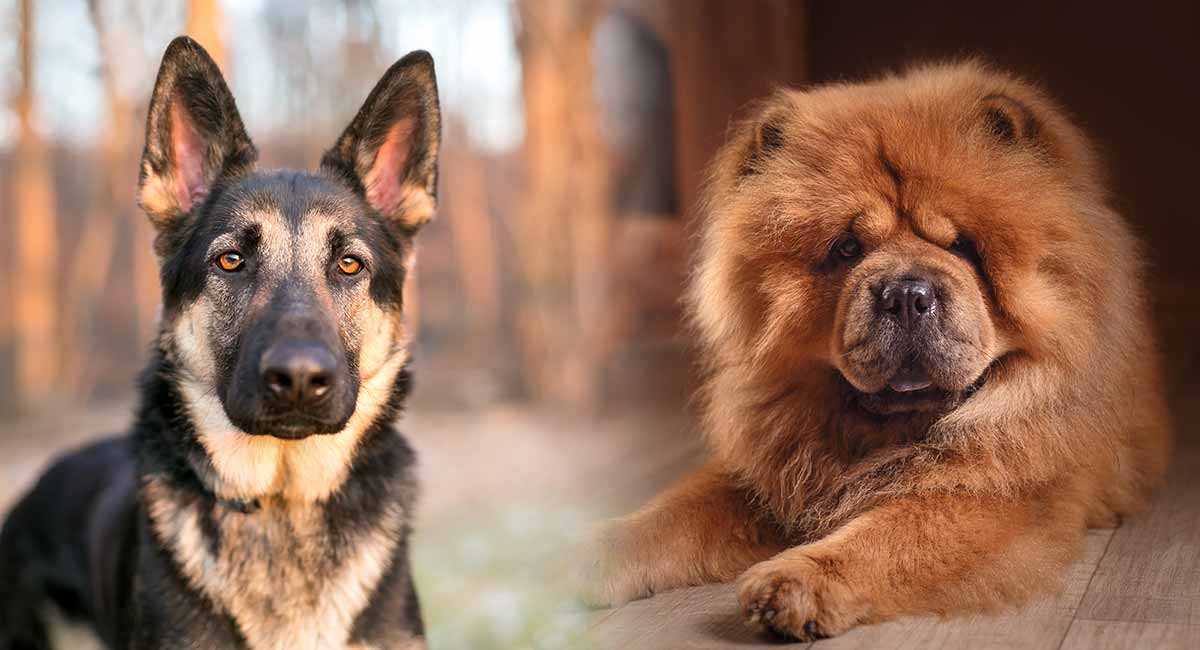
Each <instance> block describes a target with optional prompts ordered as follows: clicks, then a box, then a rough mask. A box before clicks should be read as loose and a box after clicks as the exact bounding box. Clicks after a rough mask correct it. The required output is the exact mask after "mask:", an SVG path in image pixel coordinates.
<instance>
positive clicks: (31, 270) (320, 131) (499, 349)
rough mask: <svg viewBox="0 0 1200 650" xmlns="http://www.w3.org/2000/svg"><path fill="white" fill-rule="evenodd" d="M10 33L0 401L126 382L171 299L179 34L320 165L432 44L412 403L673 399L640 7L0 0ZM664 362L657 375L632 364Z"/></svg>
mask: <svg viewBox="0 0 1200 650" xmlns="http://www.w3.org/2000/svg"><path fill="white" fill-rule="evenodd" d="M0 25H5V26H6V28H5V30H4V33H3V35H2V36H0V43H2V45H0V89H3V90H4V91H5V96H6V97H9V98H11V99H10V101H9V102H8V103H7V104H6V105H5V106H4V107H3V108H2V109H0V177H2V179H3V180H2V181H0V215H3V216H2V218H0V254H2V255H3V259H4V260H5V265H4V267H3V269H4V272H3V273H0V305H4V309H3V310H0V415H4V414H13V413H36V412H39V411H43V410H45V409H47V408H51V409H60V408H62V405H63V404H64V403H69V404H71V405H72V406H79V405H82V404H86V403H88V402H89V401H96V400H106V399H112V398H114V397H120V396H123V395H127V394H128V393H129V392H130V391H131V389H132V386H133V381H132V380H133V377H134V375H135V373H136V371H137V369H138V367H139V365H140V363H141V361H142V359H143V358H144V356H145V354H144V352H145V350H146V348H147V345H148V343H149V340H150V338H151V336H152V334H153V332H154V328H155V320H156V310H157V305H158V302H159V294H158V283H157V269H156V261H155V259H154V256H153V253H152V251H151V248H150V240H151V232H150V227H149V224H148V223H147V220H146V218H145V216H144V215H143V214H142V213H141V212H140V211H139V210H138V209H137V207H136V205H135V204H134V202H133V197H134V188H135V185H136V181H137V176H136V175H137V169H138V159H139V156H140V153H141V146H142V136H143V120H144V115H145V108H146V104H147V103H148V97H149V93H150V90H151V87H152V85H153V82H154V74H155V72H156V69H157V65H158V59H159V57H160V56H161V53H162V51H163V49H164V48H165V45H166V43H167V42H168V41H169V40H170V39H171V38H172V37H174V36H175V35H177V34H180V33H188V34H191V35H192V36H194V37H195V38H197V40H199V41H200V42H201V43H202V44H203V45H204V46H205V47H206V48H207V49H208V50H209V51H210V52H211V53H212V54H213V56H214V58H215V59H216V60H217V61H218V63H219V64H220V65H221V67H222V69H223V70H224V72H225V74H226V76H227V78H228V80H229V82H230V84H231V87H232V88H233V91H234V95H235V97H236V98H237V101H238V104H239V108H240V110H241V111H242V114H243V117H244V119H245V120H246V122H247V124H248V128H249V130H250V133H251V137H252V138H254V140H255V141H256V143H257V144H258V145H259V148H260V150H261V151H262V152H263V156H262V162H263V164H264V165H267V166H284V167H297V168H311V167H312V166H314V165H315V163H316V161H317V159H318V158H319V156H320V154H321V152H322V151H323V150H324V148H325V147H327V146H329V145H330V144H331V143H332V142H333V138H334V137H335V136H336V135H337V133H338V132H339V131H340V129H341V128H342V127H343V126H344V125H345V124H346V123H347V122H348V121H349V119H350V117H351V116H352V115H353V112H354V111H355V110H356V109H357V108H358V106H359V105H360V103H361V101H362V100H363V98H365V96H366V93H367V92H368V91H369V90H370V88H371V87H372V86H373V84H374V83H375V81H377V79H378V78H379V76H380V75H381V74H382V72H383V70H384V69H385V68H386V67H387V66H388V65H389V64H390V63H391V62H393V61H394V60H396V59H397V58H399V57H400V56H402V55H403V54H404V53H406V52H408V51H409V50H412V49H417V48H423V49H427V50H430V51H431V52H432V54H433V56H434V59H435V62H436V65H437V72H438V77H439V85H440V87H441V94H442V102H443V108H444V111H445V120H444V123H445V135H444V150H443V153H442V174H441V178H442V179H443V181H442V182H443V185H444V187H443V188H442V192H441V195H442V197H444V198H443V201H442V204H441V209H440V213H439V217H438V220H437V222H436V223H435V225H433V226H432V227H430V228H429V229H428V230H426V231H424V232H423V233H422V236H421V239H420V244H419V245H420V253H419V262H418V274H417V277H416V282H415V283H414V286H412V287H411V301H410V303H409V304H410V305H412V308H411V309H410V313H409V317H410V320H411V322H412V323H413V324H414V326H415V327H416V328H417V330H418V332H419V340H418V345H417V347H416V349H417V358H418V364H419V367H420V370H419V372H418V375H419V376H420V378H421V379H420V382H421V383H420V387H419V388H418V399H425V400H431V401H435V402H440V403H448V404H456V405H477V404H479V403H488V402H493V401H497V400H511V399H520V400H529V401H534V402H550V403H554V404H558V405H560V406H563V407H566V408H579V409H582V410H587V411H592V410H594V405H595V404H597V403H599V402H600V401H602V400H604V401H610V400H613V399H618V400H619V399H622V398H629V397H636V398H637V399H639V400H645V399H646V398H647V397H649V396H652V395H668V396H671V397H673V398H677V397H679V396H681V391H680V390H679V386H681V385H682V384H681V381H682V379H680V378H681V377H682V376H683V374H684V373H682V372H675V373H674V376H675V377H676V379H677V381H674V382H665V381H664V374H663V372H664V371H669V369H670V368H675V369H683V367H684V364H681V363H680V359H681V358H682V357H681V355H680V354H679V353H678V350H679V348H680V346H679V345H678V338H677V329H678V313H677V312H678V309H677V305H676V296H677V295H678V293H679V288H680V283H681V277H682V276H681V273H682V268H683V266H682V254H681V244H682V241H683V239H682V237H681V236H680V215H679V210H678V206H679V203H678V199H677V196H676V192H675V178H674V174H675V168H674V165H673V155H674V151H673V144H672V132H671V126H670V119H671V114H670V111H671V108H670V102H671V98H670V92H669V90H670V85H669V79H667V76H666V75H667V71H666V59H665V56H666V55H665V51H664V50H663V48H662V45H661V44H659V43H658V42H657V41H656V39H655V37H654V36H653V35H652V34H650V32H649V31H648V30H647V28H646V27H644V26H642V22H641V21H640V20H638V19H637V18H635V17H633V16H632V15H631V14H629V13H627V12H625V11H623V10H620V9H617V10H613V7H612V6H610V4H606V3H602V2H536V1H530V2H517V3H515V4H514V3H511V2H508V1H506V0H457V1H454V2H444V1H440V0H342V1H332V2H321V3H311V4H310V3H296V2H290V1H288V0H255V1H253V2H218V1H216V0H178V1H175V2H152V1H149V0H88V1H86V2H85V1H83V0H7V1H4V2H0ZM593 63H594V64H595V65H593ZM663 358H665V359H666V363H665V365H664V363H662V361H663ZM432 360H436V361H432ZM648 368H654V369H655V373H653V374H654V375H655V377H654V381H650V382H645V381H643V382H634V383H631V382H630V381H628V380H629V379H631V378H636V377H639V376H645V375H646V374H647V373H646V372H645V371H646V370H647V369H648ZM647 390H649V391H650V392H649V393H647Z"/></svg>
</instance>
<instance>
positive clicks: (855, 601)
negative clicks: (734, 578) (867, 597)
mask: <svg viewBox="0 0 1200 650" xmlns="http://www.w3.org/2000/svg"><path fill="white" fill-rule="evenodd" d="M738 601H739V602H740V603H741V608H742V613H743V615H744V616H745V617H746V619H747V620H748V621H749V622H750V623H751V624H752V625H754V626H756V627H759V628H762V629H766V630H769V631H771V632H773V633H775V634H777V635H779V636H783V637H788V638H795V639H799V640H801V641H815V640H817V639H823V638H825V637H830V636H835V635H838V634H841V633H842V632H845V631H846V630H848V629H850V628H851V627H853V626H854V625H855V624H856V623H858V622H860V621H862V620H863V618H864V617H865V614H866V608H865V607H864V606H863V605H862V600H861V598H859V597H857V596H856V595H855V594H854V593H853V592H852V591H851V590H850V589H849V587H847V586H846V585H845V584H843V583H842V582H841V581H840V580H839V579H838V578H837V577H836V576H832V575H830V574H829V572H828V571H826V570H825V569H823V568H822V567H821V566H820V565H819V564H818V563H817V562H816V561H814V560H812V559H811V558H808V557H805V556H790V557H778V558H775V559H771V560H767V561H766V562H760V563H758V564H756V565H754V566H752V567H750V568H749V569H748V570H747V571H746V572H745V573H743V574H742V576H741V577H740V578H739V579H738Z"/></svg>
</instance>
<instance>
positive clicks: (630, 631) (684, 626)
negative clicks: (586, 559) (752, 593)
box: [589, 585, 812, 650]
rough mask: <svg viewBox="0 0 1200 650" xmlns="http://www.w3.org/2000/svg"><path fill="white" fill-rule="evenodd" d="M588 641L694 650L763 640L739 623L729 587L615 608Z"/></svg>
mask: <svg viewBox="0 0 1200 650" xmlns="http://www.w3.org/2000/svg"><path fill="white" fill-rule="evenodd" d="M589 640H590V641H591V642H592V643H593V644H594V645H596V646H597V647H600V648H628V649H630V650H637V649H640V648H644V649H646V650H656V649H658V648H689V649H692V648H694V649H697V650H698V649H702V648H751V647H758V646H761V645H762V643H763V640H764V639H763V637H760V636H759V635H757V634H756V633H755V632H754V631H753V630H752V629H750V628H749V627H748V626H747V625H746V624H745V622H743V620H742V617H741V616H740V615H739V613H738V609H737V594H736V592H735V591H734V586H733V585H708V586H704V587H695V588H692V589H679V590H676V591H670V592H667V593H665V594H660V595H658V596H655V597H654V598H649V599H646V600H639V601H635V602H632V603H629V604H628V605H625V606H624V607H620V608H617V609H615V610H613V611H611V612H610V613H609V614H608V616H606V617H604V618H603V619H601V620H600V621H599V622H598V623H597V624H596V626H595V627H594V628H593V629H592V634H591V635H590V637H589ZM810 645H812V644H807V643H803V644H794V645H789V646H787V647H789V648H791V647H796V648H802V647H806V646H810Z"/></svg>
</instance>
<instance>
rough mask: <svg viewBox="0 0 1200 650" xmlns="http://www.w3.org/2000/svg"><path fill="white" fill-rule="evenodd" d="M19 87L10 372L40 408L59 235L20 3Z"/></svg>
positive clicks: (29, 13) (30, 32) (21, 397)
mask: <svg viewBox="0 0 1200 650" xmlns="http://www.w3.org/2000/svg"><path fill="white" fill-rule="evenodd" d="M20 3H21V4H20V36H19V45H18V48H19V50H20V68H21V81H20V87H19V89H18V92H17V94H16V102H15V104H16V114H17V120H18V137H17V149H16V156H15V162H14V166H15V171H14V174H13V176H14V183H13V188H14V194H15V198H16V223H15V226H16V227H15V230H16V233H15V241H16V255H15V263H16V264H15V267H14V268H12V269H11V271H10V272H11V273H12V275H13V277H14V278H19V281H17V282H14V283H13V286H12V291H13V298H14V301H13V302H14V305H13V311H14V314H15V321H16V322H15V323H14V325H15V334H16V337H15V348H16V349H15V352H16V355H15V356H16V359H15V368H16V373H15V375H16V377H15V380H16V392H17V397H18V403H20V404H26V405H29V404H38V403H41V402H44V401H45V400H46V399H47V398H48V397H49V396H50V394H51V392H52V391H53V389H54V383H55V380H56V378H57V375H58V371H59V362H60V358H59V350H58V345H57V343H58V341H57V340H56V339H57V338H58V337H57V333H58V328H57V326H56V324H57V317H58V314H57V310H56V296H57V295H58V291H57V275H56V270H57V268H58V259H57V258H58V232H57V227H56V226H57V224H56V216H55V196H54V182H53V179H52V177H51V172H50V159H49V155H48V153H47V151H46V146H45V143H44V142H43V141H42V138H41V136H40V135H39V134H38V132H37V129H36V126H35V102H34V87H33V85H34V64H35V61H34V48H35V39H34V34H35V32H34V29H35V16H34V7H33V0H20Z"/></svg>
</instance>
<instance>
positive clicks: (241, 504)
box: [217, 497, 262, 515]
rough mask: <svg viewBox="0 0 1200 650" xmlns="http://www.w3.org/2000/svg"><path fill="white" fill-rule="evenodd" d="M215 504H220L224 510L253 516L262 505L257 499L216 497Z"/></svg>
mask: <svg viewBox="0 0 1200 650" xmlns="http://www.w3.org/2000/svg"><path fill="white" fill-rule="evenodd" d="M217 503H219V504H221V506H222V507H224V508H225V509H226V510H233V511H235V512H240V513H242V514H243V515H250V514H254V513H255V512H258V510H259V509H260V508H262V503H260V502H259V500H258V499H224V498H221V497H217Z"/></svg>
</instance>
